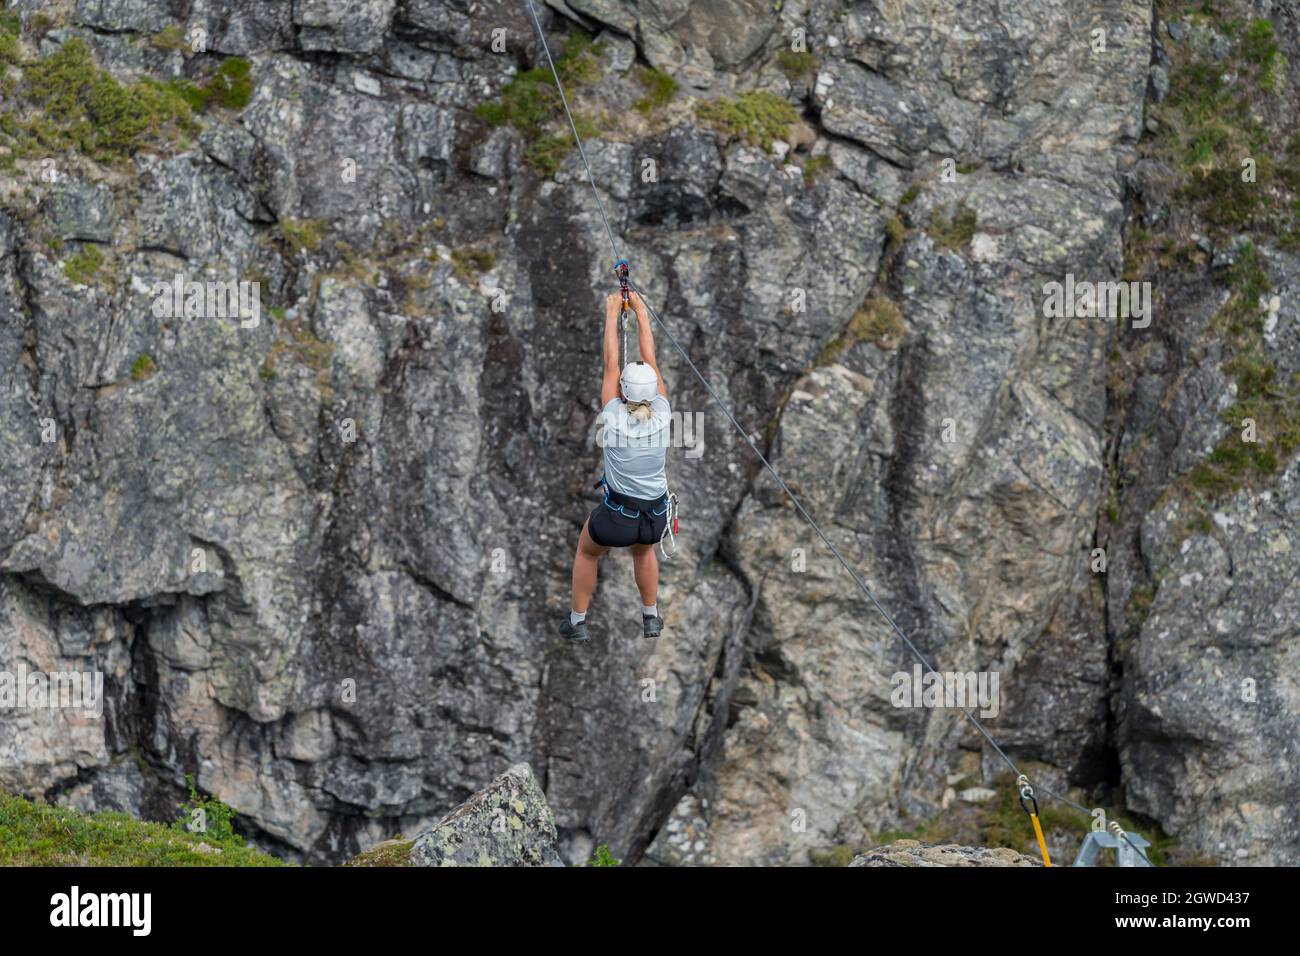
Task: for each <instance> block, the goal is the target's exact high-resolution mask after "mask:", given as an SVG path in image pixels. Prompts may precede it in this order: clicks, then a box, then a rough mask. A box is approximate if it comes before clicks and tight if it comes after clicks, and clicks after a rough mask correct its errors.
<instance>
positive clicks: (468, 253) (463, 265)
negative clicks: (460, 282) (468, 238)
mask: <svg viewBox="0 0 1300 956" xmlns="http://www.w3.org/2000/svg"><path fill="white" fill-rule="evenodd" d="M451 264H452V268H453V269H454V270H455V272H456V275H458V276H459V277H460V278H462V279H465V280H469V279H472V278H473V277H474V276H475V275H478V274H479V273H482V272H488V271H489V270H491V269H492V267H493V266H495V265H496V264H497V257H496V253H495V252H493V251H492V250H491V249H479V248H478V247H476V246H465V247H463V248H461V249H454V250H452V253H451Z"/></svg>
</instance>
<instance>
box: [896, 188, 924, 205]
mask: <svg viewBox="0 0 1300 956" xmlns="http://www.w3.org/2000/svg"><path fill="white" fill-rule="evenodd" d="M919 195H921V189H920V187H918V186H913V187H912V188H911V189H909V190H908V191H907V192H905V193H903V198H902V199H900V200H898V204H899V205H900V206H910V205H912V203H914V202H916V197H917V196H919Z"/></svg>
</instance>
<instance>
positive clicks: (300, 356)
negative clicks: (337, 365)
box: [258, 319, 334, 393]
mask: <svg viewBox="0 0 1300 956" xmlns="http://www.w3.org/2000/svg"><path fill="white" fill-rule="evenodd" d="M276 329H277V332H278V334H279V335H280V338H278V339H277V340H276V341H275V342H274V344H272V346H271V348H270V351H268V352H267V353H266V358H265V359H264V360H263V362H262V367H261V368H260V369H259V370H258V375H259V376H260V377H261V378H263V379H265V380H266V381H275V379H276V377H277V376H276V366H277V364H278V363H279V360H280V358H281V357H282V356H285V357H288V358H290V359H292V360H293V361H295V362H296V363H297V364H299V365H301V366H303V367H304V368H307V369H310V370H311V371H313V372H315V373H316V384H317V386H318V387H319V388H320V390H321V391H322V392H323V393H324V392H328V391H329V388H330V360H331V358H332V356H333V355H334V346H333V345H331V344H330V343H328V342H322V341H321V340H320V339H319V338H317V337H316V333H315V332H313V331H312V329H311V326H310V325H308V324H307V323H306V322H304V321H303V320H302V319H293V320H291V321H284V322H277V323H276Z"/></svg>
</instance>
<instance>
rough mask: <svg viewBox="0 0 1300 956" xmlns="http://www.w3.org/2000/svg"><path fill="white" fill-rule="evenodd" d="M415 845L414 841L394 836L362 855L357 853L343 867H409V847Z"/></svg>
mask: <svg viewBox="0 0 1300 956" xmlns="http://www.w3.org/2000/svg"><path fill="white" fill-rule="evenodd" d="M414 844H415V841H414V840H407V839H405V838H404V837H402V836H395V837H393V838H392V839H391V840H385V841H384V842H383V843H380V844H378V845H376V846H372V847H371V848H370V849H369V850H366V851H365V852H363V853H358V854H357V855H356V856H354V857H353V858H352V859H350V860H348V861H347V862H346V863H344V864H343V865H344V866H379V867H394V866H410V865H411V847H412V846H413V845H414Z"/></svg>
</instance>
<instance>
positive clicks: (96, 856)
mask: <svg viewBox="0 0 1300 956" xmlns="http://www.w3.org/2000/svg"><path fill="white" fill-rule="evenodd" d="M283 865H284V863H283V862H282V861H280V860H277V859H276V858H275V857H273V856H268V855H267V854H265V853H263V852H261V851H260V850H256V849H253V848H252V847H249V846H246V845H245V844H244V843H243V841H242V840H240V839H239V838H238V837H236V836H235V835H234V834H233V833H231V834H230V835H229V836H228V837H227V838H226V839H217V838H216V837H215V835H214V834H212V833H211V832H209V833H207V834H193V833H188V832H186V831H184V830H181V829H179V828H177V827H169V826H166V825H164V824H161V823H145V822H143V821H141V820H137V819H136V818H135V817H133V816H131V815H130V814H126V813H112V812H103V813H90V814H85V813H79V812H78V811H76V810H72V809H69V808H67V807H59V806H50V805H48V804H43V803H33V802H31V801H29V800H25V799H23V798H22V797H14V796H9V795H8V794H0V866H283Z"/></svg>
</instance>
